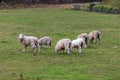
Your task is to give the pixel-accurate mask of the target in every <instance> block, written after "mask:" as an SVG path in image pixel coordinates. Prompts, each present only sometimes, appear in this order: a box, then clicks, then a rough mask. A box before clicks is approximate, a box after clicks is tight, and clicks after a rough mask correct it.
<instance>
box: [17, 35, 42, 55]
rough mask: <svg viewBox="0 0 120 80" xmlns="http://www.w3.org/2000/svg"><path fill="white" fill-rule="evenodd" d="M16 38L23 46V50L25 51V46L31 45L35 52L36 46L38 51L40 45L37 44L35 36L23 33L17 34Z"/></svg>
mask: <svg viewBox="0 0 120 80" xmlns="http://www.w3.org/2000/svg"><path fill="white" fill-rule="evenodd" d="M18 39H19V41H20V43H21V44H22V46H23V52H25V51H26V48H27V47H28V46H31V47H32V48H33V50H34V53H36V50H37V48H38V52H40V47H39V44H38V39H37V37H33V36H25V35H24V34H19V36H18Z"/></svg>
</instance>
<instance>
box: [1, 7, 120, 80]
mask: <svg viewBox="0 0 120 80" xmlns="http://www.w3.org/2000/svg"><path fill="white" fill-rule="evenodd" d="M93 30H99V31H100V32H101V44H90V48H86V49H84V51H83V52H82V53H81V54H78V51H75V52H74V53H73V54H71V55H67V53H61V54H59V55H57V54H56V53H55V51H54V46H55V44H56V42H57V41H58V40H59V39H63V38H70V39H71V40H73V39H75V38H76V37H77V35H79V34H80V33H83V32H86V33H89V32H90V31H93ZM20 33H23V34H25V35H30V36H36V37H38V38H40V37H42V36H50V37H52V38H53V41H52V47H51V48H41V53H37V55H36V56H34V55H33V52H32V50H31V48H30V47H29V48H28V49H27V51H26V52H25V53H23V52H22V46H21V44H20V43H19V41H18V35H19V34H20ZM20 74H22V75H23V78H24V79H25V80H119V79H120V15H111V14H103V13H93V12H84V11H76V10H65V9H39V8H36V9H35V8H34V9H18V10H17V9H15V10H0V80H19V78H20Z"/></svg>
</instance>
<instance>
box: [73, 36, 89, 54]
mask: <svg viewBox="0 0 120 80" xmlns="http://www.w3.org/2000/svg"><path fill="white" fill-rule="evenodd" d="M86 47H87V45H86V43H85V41H84V39H83V38H78V39H74V40H72V49H75V48H76V49H78V50H79V53H81V52H82V50H83V48H86Z"/></svg>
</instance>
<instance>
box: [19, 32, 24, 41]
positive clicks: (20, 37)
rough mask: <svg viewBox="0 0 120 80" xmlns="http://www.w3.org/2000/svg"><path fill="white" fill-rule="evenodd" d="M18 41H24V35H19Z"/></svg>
mask: <svg viewBox="0 0 120 80" xmlns="http://www.w3.org/2000/svg"><path fill="white" fill-rule="evenodd" d="M18 38H19V40H20V42H22V41H23V39H24V35H23V34H19V37H18Z"/></svg>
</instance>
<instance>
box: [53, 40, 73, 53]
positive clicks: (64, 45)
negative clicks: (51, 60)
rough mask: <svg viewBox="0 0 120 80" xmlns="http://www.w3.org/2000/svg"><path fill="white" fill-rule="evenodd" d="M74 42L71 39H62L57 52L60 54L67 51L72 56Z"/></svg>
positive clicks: (56, 47)
mask: <svg viewBox="0 0 120 80" xmlns="http://www.w3.org/2000/svg"><path fill="white" fill-rule="evenodd" d="M71 46H72V41H71V40H70V39H61V40H59V41H58V42H57V44H56V46H55V52H56V53H60V52H61V51H62V50H63V51H64V50H66V51H67V53H68V54H71V49H72V47H71Z"/></svg>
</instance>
